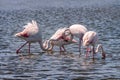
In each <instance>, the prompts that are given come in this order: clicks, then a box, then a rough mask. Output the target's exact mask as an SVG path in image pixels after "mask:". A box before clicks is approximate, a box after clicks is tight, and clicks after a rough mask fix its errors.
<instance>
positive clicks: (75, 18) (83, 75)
mask: <svg viewBox="0 0 120 80" xmlns="http://www.w3.org/2000/svg"><path fill="white" fill-rule="evenodd" d="M73 3H74V4H73ZM79 3H81V5H79ZM34 4H35V5H34ZM52 4H53V5H52ZM119 12H120V1H119V0H101V1H99V2H97V0H94V1H93V2H90V1H88V0H86V1H84V0H79V1H78V0H76V1H73V0H70V1H69V2H67V0H60V1H58V0H52V1H51V2H48V0H44V1H42V0H41V1H39V0H36V1H31V0H29V1H28V0H25V1H23V0H21V1H14V0H11V2H9V1H8V0H1V3H0V79H1V80H78V79H79V80H96V79H97V80H100V79H102V80H120V61H119V60H120V49H119V48H120V45H119V44H120V38H119V36H120V29H119V26H120V13H119ZM31 20H36V21H37V22H38V23H39V27H40V28H41V29H42V34H43V39H49V38H50V37H51V36H52V34H53V33H54V32H55V31H56V30H57V29H58V28H60V27H68V26H70V25H72V24H75V23H79V24H83V25H85V26H86V27H87V28H88V29H89V30H94V31H96V32H97V33H98V35H99V43H101V44H103V46H104V49H105V52H106V55H107V57H106V59H105V60H104V59H101V58H96V59H95V60H93V59H91V58H87V59H86V58H85V56H84V54H82V56H81V57H80V58H79V56H78V55H79V52H78V44H72V45H69V46H66V49H67V52H65V53H62V54H60V52H59V48H58V47H55V48H54V52H52V53H49V52H43V51H42V50H41V49H40V48H39V44H37V43H34V44H32V46H31V55H28V53H27V49H28V47H27V46H25V47H24V48H23V49H22V51H21V54H19V55H17V54H16V53H15V51H16V49H17V48H19V47H20V45H22V44H23V43H24V40H21V39H19V38H16V37H14V34H15V33H17V32H19V31H21V30H22V29H23V27H22V26H24V25H25V24H26V23H27V22H29V21H31Z"/></svg>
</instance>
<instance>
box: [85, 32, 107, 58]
mask: <svg viewBox="0 0 120 80" xmlns="http://www.w3.org/2000/svg"><path fill="white" fill-rule="evenodd" d="M97 43H98V35H97V33H96V32H95V31H88V32H86V33H85V34H84V36H83V46H87V47H88V46H89V45H92V52H93V58H94V54H96V53H97V52H98V51H99V49H100V48H101V50H102V58H103V59H104V58H105V52H104V50H103V47H102V45H101V44H98V46H97V49H96V51H95V45H96V44H97ZM87 50H88V49H87ZM86 54H88V53H86Z"/></svg>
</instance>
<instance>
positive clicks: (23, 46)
mask: <svg viewBox="0 0 120 80" xmlns="http://www.w3.org/2000/svg"><path fill="white" fill-rule="evenodd" d="M27 43H28V42H26V43H25V44H23V45H22V46H21V47H20V48H19V49H17V51H16V53H17V54H18V53H19V51H20V49H22V48H23V47H24V46H25V45H26V44H27Z"/></svg>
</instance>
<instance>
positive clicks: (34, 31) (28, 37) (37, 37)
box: [15, 20, 49, 54]
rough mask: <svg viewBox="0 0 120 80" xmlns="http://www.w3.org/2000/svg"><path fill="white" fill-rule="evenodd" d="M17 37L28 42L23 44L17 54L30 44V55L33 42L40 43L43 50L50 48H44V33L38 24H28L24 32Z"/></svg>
mask: <svg viewBox="0 0 120 80" xmlns="http://www.w3.org/2000/svg"><path fill="white" fill-rule="evenodd" d="M15 36H16V37H19V38H21V39H24V40H25V41H26V43H25V44H23V45H22V46H21V47H20V48H19V49H17V50H16V53H17V54H18V53H19V52H20V49H22V48H23V47H24V46H25V45H26V44H29V54H30V44H31V43H33V42H38V43H39V44H40V47H41V49H42V50H44V51H46V50H48V48H49V47H48V48H44V47H43V43H42V33H41V30H40V29H39V27H38V25H37V22H36V21H34V20H32V22H29V23H27V25H25V26H24V30H23V31H21V32H19V33H16V34H15Z"/></svg>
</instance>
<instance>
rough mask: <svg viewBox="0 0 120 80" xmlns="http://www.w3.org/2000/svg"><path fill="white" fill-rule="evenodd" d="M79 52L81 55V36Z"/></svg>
mask: <svg viewBox="0 0 120 80" xmlns="http://www.w3.org/2000/svg"><path fill="white" fill-rule="evenodd" d="M79 52H80V55H81V38H79ZM80 55H79V56H80Z"/></svg>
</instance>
